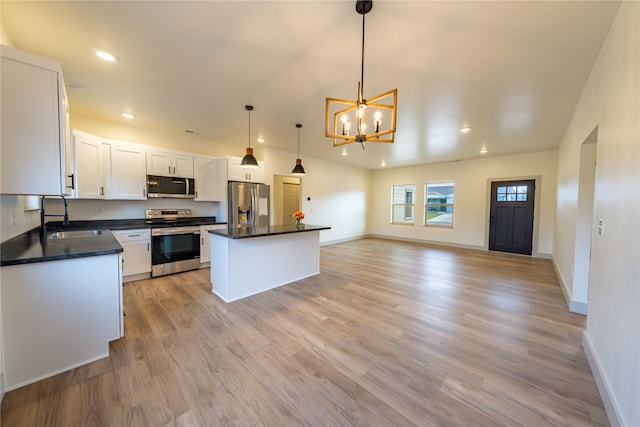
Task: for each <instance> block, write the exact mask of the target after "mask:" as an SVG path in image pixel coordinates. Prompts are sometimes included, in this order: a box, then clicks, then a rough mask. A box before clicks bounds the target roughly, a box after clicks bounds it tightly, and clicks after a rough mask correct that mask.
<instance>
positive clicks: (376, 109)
mask: <svg viewBox="0 0 640 427" xmlns="http://www.w3.org/2000/svg"><path fill="white" fill-rule="evenodd" d="M372 8H373V0H357V1H356V12H357V13H359V14H360V15H362V51H361V63H360V81H359V82H358V96H357V97H356V99H355V100H348V99H339V98H327V99H326V103H325V136H326V137H327V138H333V146H334V147H337V146H339V145H344V144H349V143H352V142H358V143H360V144H362V148H363V149H364V145H365V142H389V143H393V141H394V135H395V132H396V110H397V104H398V102H397V98H398V89H393V90H390V91H388V92H385V93H382V94H380V95H376V96H374V97H371V98H368V99H365V98H364V18H365V15H366V14H367V13H369V12H370V11H371V9H372ZM367 122H368V123H369V127H367ZM352 125H353V126H352ZM351 131H354V134H351Z"/></svg>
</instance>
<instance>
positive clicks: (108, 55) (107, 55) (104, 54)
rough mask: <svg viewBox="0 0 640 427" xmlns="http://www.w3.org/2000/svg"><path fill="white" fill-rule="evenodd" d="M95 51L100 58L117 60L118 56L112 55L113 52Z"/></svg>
mask: <svg viewBox="0 0 640 427" xmlns="http://www.w3.org/2000/svg"><path fill="white" fill-rule="evenodd" d="M95 52H96V56H97V57H98V58H100V59H102V60H105V61H108V62H116V61H117V60H118V58H117V57H116V56H115V55H113V54H111V53H109V52H107V51H104V50H96V51H95Z"/></svg>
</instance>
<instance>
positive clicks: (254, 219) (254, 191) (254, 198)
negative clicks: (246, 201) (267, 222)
mask: <svg viewBox="0 0 640 427" xmlns="http://www.w3.org/2000/svg"><path fill="white" fill-rule="evenodd" d="M251 206H252V207H253V209H251V225H252V226H253V227H255V226H257V225H258V188H257V187H256V186H252V188H251Z"/></svg>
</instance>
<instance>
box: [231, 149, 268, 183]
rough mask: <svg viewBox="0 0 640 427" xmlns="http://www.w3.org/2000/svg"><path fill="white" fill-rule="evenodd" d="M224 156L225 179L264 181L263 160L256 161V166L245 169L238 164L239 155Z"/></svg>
mask: <svg viewBox="0 0 640 427" xmlns="http://www.w3.org/2000/svg"><path fill="white" fill-rule="evenodd" d="M225 158H226V159H227V179H228V180H229V181H245V182H257V183H260V184H264V183H265V179H266V175H265V164H264V162H262V161H258V167H257V168H256V169H245V168H243V167H242V166H240V163H242V159H241V158H240V157H231V156H225Z"/></svg>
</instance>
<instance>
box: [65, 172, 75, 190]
mask: <svg viewBox="0 0 640 427" xmlns="http://www.w3.org/2000/svg"><path fill="white" fill-rule="evenodd" d="M74 175H75V174H73V173H72V174H71V175H67V177H69V178H71V186H68V185H67V188H70V189H72V190H75V189H76V183H75V179H74Z"/></svg>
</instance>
